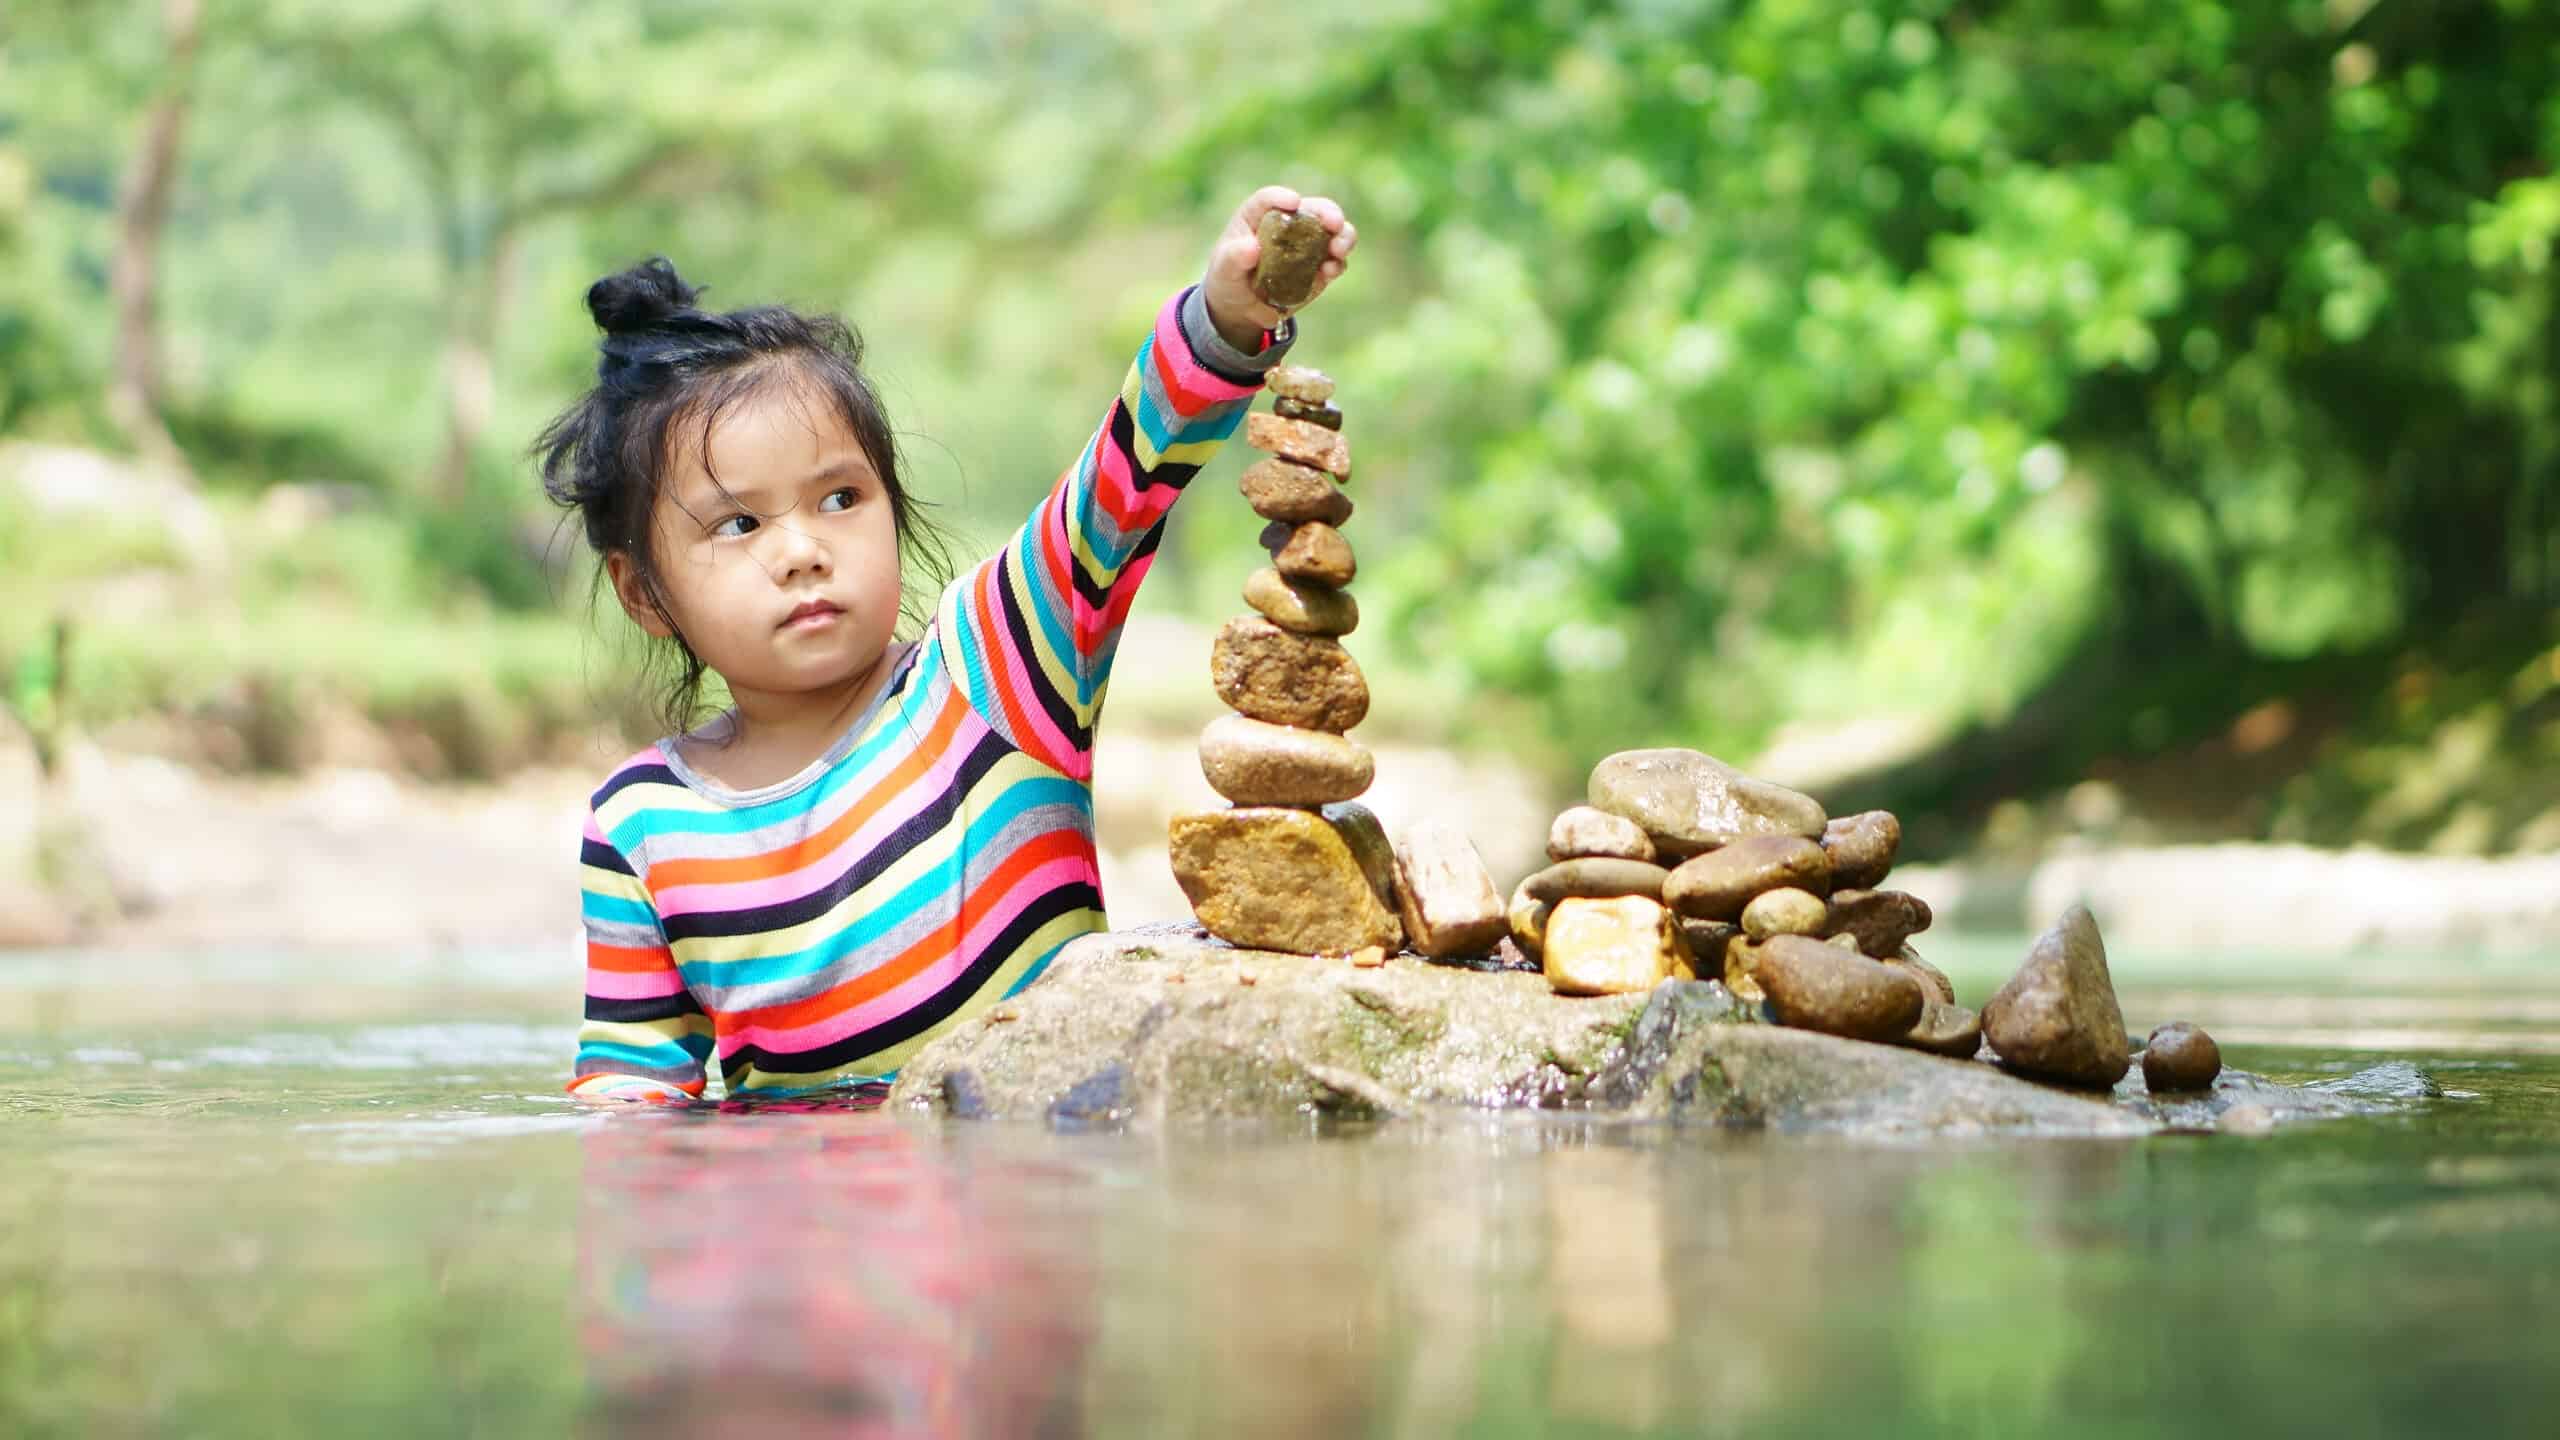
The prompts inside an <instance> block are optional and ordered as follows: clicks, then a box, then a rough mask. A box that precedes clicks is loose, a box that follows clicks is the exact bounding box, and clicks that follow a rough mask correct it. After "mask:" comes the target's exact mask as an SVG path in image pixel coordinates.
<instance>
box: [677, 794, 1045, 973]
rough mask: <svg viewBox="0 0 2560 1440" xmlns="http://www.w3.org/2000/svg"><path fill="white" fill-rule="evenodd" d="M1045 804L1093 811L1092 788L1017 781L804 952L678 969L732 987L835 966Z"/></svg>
mask: <svg viewBox="0 0 2560 1440" xmlns="http://www.w3.org/2000/svg"><path fill="white" fill-rule="evenodd" d="M1043 805H1068V806H1072V807H1073V808H1075V809H1077V810H1079V811H1081V812H1083V813H1086V814H1088V815H1089V814H1091V813H1092V809H1093V792H1092V791H1091V790H1089V789H1087V788H1086V787H1085V786H1084V785H1083V784H1081V783H1080V782H1078V781H1074V780H1069V779H1066V778H1064V777H1063V776H1057V775H1034V776H1026V777H1024V778H1023V779H1020V780H1016V781H1015V782H1013V783H1012V784H1010V785H1008V786H1006V787H1005V788H1004V789H1003V791H1001V792H1000V793H998V794H997V795H996V796H995V797H993V799H992V800H991V801H990V802H989V803H988V805H987V808H986V809H985V810H984V811H983V812H981V813H980V814H979V815H978V817H977V818H976V819H974V820H972V821H970V822H969V828H968V830H967V831H966V832H965V833H964V834H963V835H962V837H961V840H960V846H959V848H958V849H956V850H954V851H953V852H952V853H951V854H950V855H949V856H948V857H947V858H945V859H944V861H943V862H942V863H941V864H939V865H936V866H934V867H933V868H932V869H930V870H927V871H926V872H924V873H923V874H921V875H919V876H917V877H916V878H915V879H914V880H912V881H910V882H909V883H908V885H907V887H906V888H905V889H903V890H901V891H899V892H898V893H897V894H895V895H893V896H890V897H889V898H888V899H886V900H883V901H882V902H880V904H879V905H878V906H877V907H876V908H874V909H872V910H870V911H869V912H867V913H865V914H863V915H861V916H860V917H858V918H856V919H855V920H853V921H852V922H851V923H849V924H848V925H846V926H845V928H844V929H842V930H839V931H837V932H836V933H835V934H833V935H830V936H828V937H826V938H825V939H823V940H820V941H819V942H818V943H816V944H814V945H810V946H807V947H805V948H802V949H799V950H793V951H786V952H783V953H780V954H773V955H750V956H747V957H745V958H743V959H739V960H694V961H684V962H679V963H678V964H677V966H676V969H677V970H678V971H679V972H680V973H681V974H683V976H684V979H685V984H687V985H688V986H693V987H697V988H701V987H712V986H717V987H721V988H728V987H731V986H741V985H763V984H768V983H771V982H773V981H777V980H796V979H798V978H800V977H801V976H804V975H809V974H813V973H815V972H817V971H820V970H824V969H826V968H828V967H830V966H833V965H835V964H837V963H839V962H841V961H842V960H844V959H845V958H846V957H848V956H850V955H852V954H853V953H854V952H856V951H858V950H861V949H862V948H863V947H865V946H867V945H871V944H874V943H876V942H878V941H879V939H880V938H881V937H882V936H884V935H886V934H888V933H889V932H890V931H892V930H895V929H896V928H898V927H899V926H900V925H902V924H904V923H906V921H907V920H909V919H910V918H912V917H913V916H914V915H915V913H916V912H917V911H918V910H920V909H922V908H924V907H925V906H926V905H927V904H929V903H931V902H933V901H935V900H937V899H941V898H944V897H946V896H950V895H953V894H955V893H957V892H958V890H959V888H960V887H959V883H958V877H957V876H955V875H953V874H952V873H950V872H952V871H954V870H959V869H961V868H962V867H963V866H964V865H965V863H966V857H967V856H969V855H970V854H972V853H974V852H976V851H977V850H979V849H980V848H982V847H983V846H985V845H986V844H987V843H988V842H989V841H990V840H992V839H993V838H994V837H995V836H996V835H998V834H1000V833H1002V831H1003V830H1004V828H1005V827H1006V826H1007V825H1010V824H1012V823H1013V821H1014V820H1015V819H1016V818H1017V817H1018V816H1020V815H1021V814H1022V813H1023V812H1024V811H1026V810H1030V809H1033V808H1036V807H1038V806H1043ZM866 968H867V967H866ZM862 973H865V972H864V971H851V972H848V973H847V974H846V975H844V976H843V977H842V978H843V979H846V980H850V979H852V978H854V976H855V975H858V974H862Z"/></svg>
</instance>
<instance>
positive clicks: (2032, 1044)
mask: <svg viewBox="0 0 2560 1440" xmlns="http://www.w3.org/2000/svg"><path fill="white" fill-rule="evenodd" d="M1982 1034H1983V1038H1984V1039H1985V1040H1987V1041H1989V1042H1990V1044H1991V1048H1992V1049H1993V1050H1994V1051H1996V1052H1998V1054H1999V1056H2000V1060H2001V1063H2003V1064H2005V1065H2007V1066H2008V1067H2009V1068H2010V1069H2012V1070H2015V1071H2017V1072H2018V1073H2020V1074H2022V1075H2032V1076H2035V1077H2036V1078H2038V1079H2043V1080H2058V1081H2061V1082H2062V1083H2064V1084H2067V1085H2082V1086H2088V1087H2090V1088H2093V1089H2096V1088H2104V1087H2107V1086H2111V1085H2113V1084H2115V1083H2116V1082H2117V1081H2118V1080H2121V1079H2123V1078H2124V1073H2125V1071H2127V1070H2129V1069H2131V1068H2132V1065H2133V1058H2132V1042H2131V1041H2130V1040H2129V1039H2128V1038H2127V1037H2126V1035H2125V1031H2124V1012H2123V1011H2122V1010H2121V1009H2119V1008H2118V1007H2117V1005H2116V987H2115V982H2114V981H2113V980H2112V979H2110V978H2109V977H2108V974H2107V948H2106V944H2105V942H2104V941H2103V940H2101V939H2100V938H2099V935H2098V922H2097V920H2096V918H2095V917H2093V916H2092V915H2090V913H2089V911H2088V908H2087V907H2085V906H2080V905H2074V906H2072V907H2071V908H2070V909H2069V910H2067V911H2065V912H2063V916H2062V920H2061V922H2060V923H2058V924H2056V925H2055V926H2054V927H2053V928H2052V929H2050V930H2047V931H2046V932H2045V933H2044V934H2042V935H2040V936H2038V937H2037V938H2036V943H2035V946H2034V948H2033V949H2031V950H2029V951H2028V952H2027V959H2026V963H2025V964H2023V965H2021V966H2019V967H2018V973H2017V974H2015V975H2012V976H2010V977H2009V983H2008V984H2006V985H2003V986H2001V987H2000V993H1999V994H1997V995H1994V996H1992V997H1991V1003H1990V1004H1988V1005H1985V1006H1983V1007H1982Z"/></svg>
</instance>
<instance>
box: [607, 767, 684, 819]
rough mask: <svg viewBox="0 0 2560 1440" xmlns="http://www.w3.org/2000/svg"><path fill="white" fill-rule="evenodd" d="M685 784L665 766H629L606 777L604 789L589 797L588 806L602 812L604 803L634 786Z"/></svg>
mask: <svg viewBox="0 0 2560 1440" xmlns="http://www.w3.org/2000/svg"><path fill="white" fill-rule="evenodd" d="M683 783H684V782H683V781H681V780H678V779H677V778H676V772H675V771H673V770H670V769H668V768H667V767H666V766H664V765H627V766H625V767H623V768H622V769H620V770H616V771H614V772H613V773H612V774H611V775H609V776H606V777H605V782H604V788H602V789H600V790H598V791H596V793H595V794H594V795H593V796H591V797H589V798H588V800H587V804H588V806H589V807H590V808H593V809H597V810H601V809H603V808H604V802H606V801H607V800H610V799H612V798H613V797H614V796H616V795H619V794H621V793H622V792H623V791H625V790H628V789H630V788H631V787H632V786H634V785H681V784H683Z"/></svg>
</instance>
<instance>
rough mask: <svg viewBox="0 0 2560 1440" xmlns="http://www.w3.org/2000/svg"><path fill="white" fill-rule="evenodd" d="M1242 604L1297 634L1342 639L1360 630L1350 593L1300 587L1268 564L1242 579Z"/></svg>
mask: <svg viewBox="0 0 2560 1440" xmlns="http://www.w3.org/2000/svg"><path fill="white" fill-rule="evenodd" d="M1244 603H1246V604H1247V605H1250V606H1252V607H1253V608H1254V609H1255V610H1257V611H1259V612H1261V615H1262V618H1264V619H1265V620H1268V621H1270V622H1271V623H1272V624H1274V625H1277V626H1279V627H1280V628H1281V629H1283V630H1291V631H1295V632H1296V633H1298V634H1300V635H1329V636H1341V635H1348V634H1350V633H1351V632H1352V631H1354V630H1357V629H1359V628H1360V602H1359V601H1357V600H1354V599H1352V598H1351V592H1350V591H1348V590H1332V589H1327V588H1326V587H1324V586H1321V585H1300V584H1298V583H1296V582H1295V581H1292V580H1290V579H1289V578H1288V577H1287V576H1285V575H1282V574H1281V573H1280V572H1279V571H1278V570H1277V569H1274V568H1273V567H1271V566H1268V565H1266V566H1264V567H1262V568H1261V569H1259V570H1256V571H1254V572H1253V573H1252V574H1251V575H1248V576H1246V577H1245V580H1244Z"/></svg>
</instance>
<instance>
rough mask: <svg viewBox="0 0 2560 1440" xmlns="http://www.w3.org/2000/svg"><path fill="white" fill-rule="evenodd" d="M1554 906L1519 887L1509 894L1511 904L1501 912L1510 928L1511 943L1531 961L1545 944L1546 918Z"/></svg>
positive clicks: (1543, 948) (1524, 887)
mask: <svg viewBox="0 0 2560 1440" xmlns="http://www.w3.org/2000/svg"><path fill="white" fill-rule="evenodd" d="M1554 910H1555V906H1553V905H1550V904H1548V903H1547V902H1546V901H1544V900H1541V899H1539V898H1538V897H1537V896H1535V895H1532V894H1530V893H1529V887H1528V886H1526V885H1522V886H1519V887H1518V888H1516V889H1514V890H1513V891H1512V892H1511V903H1510V905H1508V906H1507V907H1505V908H1504V910H1503V918H1504V920H1505V921H1506V922H1507V923H1509V925H1510V926H1511V940H1512V943H1513V944H1515V945H1517V946H1518V947H1519V948H1520V952H1521V953H1522V954H1524V955H1527V956H1529V957H1530V958H1532V959H1535V958H1537V956H1538V955H1540V954H1541V953H1543V952H1544V951H1545V949H1546V944H1547V917H1548V915H1550V914H1551V913H1553V912H1554Z"/></svg>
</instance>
